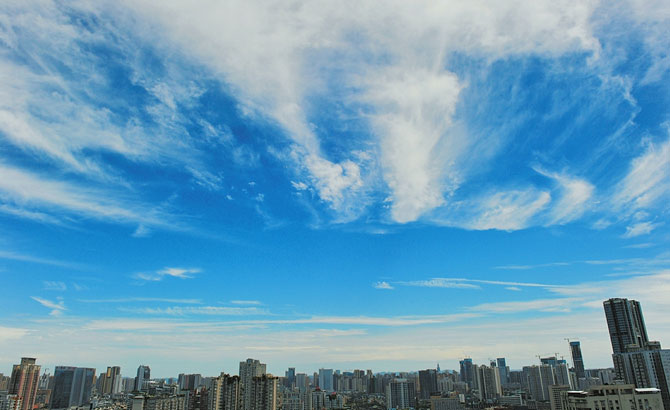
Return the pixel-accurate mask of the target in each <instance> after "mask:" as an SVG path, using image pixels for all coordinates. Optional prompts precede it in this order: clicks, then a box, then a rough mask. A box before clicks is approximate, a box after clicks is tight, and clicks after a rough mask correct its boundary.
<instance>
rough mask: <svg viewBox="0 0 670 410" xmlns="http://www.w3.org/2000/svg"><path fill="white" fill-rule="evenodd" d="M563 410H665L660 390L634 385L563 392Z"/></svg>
mask: <svg viewBox="0 0 670 410" xmlns="http://www.w3.org/2000/svg"><path fill="white" fill-rule="evenodd" d="M560 395H561V407H560V408H561V409H562V410H610V409H619V410H663V409H664V407H663V401H662V399H661V392H660V390H658V389H653V388H647V389H638V388H635V386H633V385H632V384H625V385H622V384H618V385H616V384H614V385H607V386H596V387H593V388H591V389H589V390H588V391H562V392H561V393H560Z"/></svg>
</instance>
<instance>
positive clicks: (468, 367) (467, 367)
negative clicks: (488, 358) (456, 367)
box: [460, 357, 475, 388]
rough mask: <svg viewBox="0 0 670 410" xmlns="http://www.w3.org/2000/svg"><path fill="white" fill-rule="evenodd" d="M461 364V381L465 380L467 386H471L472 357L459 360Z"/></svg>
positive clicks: (472, 372)
mask: <svg viewBox="0 0 670 410" xmlns="http://www.w3.org/2000/svg"><path fill="white" fill-rule="evenodd" d="M460 364H461V373H460V377H461V381H462V382H465V383H467V384H468V387H470V388H472V387H473V382H474V376H475V373H474V369H473V367H472V366H473V364H472V359H471V358H469V357H468V358H465V359H463V360H461V361H460Z"/></svg>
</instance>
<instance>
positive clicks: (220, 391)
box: [208, 373, 242, 410]
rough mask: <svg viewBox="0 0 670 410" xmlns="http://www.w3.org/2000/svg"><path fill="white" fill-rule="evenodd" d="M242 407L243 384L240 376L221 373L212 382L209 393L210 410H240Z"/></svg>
mask: <svg viewBox="0 0 670 410" xmlns="http://www.w3.org/2000/svg"><path fill="white" fill-rule="evenodd" d="M241 407H242V384H241V382H240V377H239V376H230V375H228V374H226V373H221V375H220V376H219V377H217V378H216V379H214V381H213V382H212V388H211V389H210V392H209V406H208V408H209V410H240V409H241Z"/></svg>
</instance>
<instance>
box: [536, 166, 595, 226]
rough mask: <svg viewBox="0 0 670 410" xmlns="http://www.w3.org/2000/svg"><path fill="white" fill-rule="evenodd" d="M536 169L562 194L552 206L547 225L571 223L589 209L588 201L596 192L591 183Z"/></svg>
mask: <svg viewBox="0 0 670 410" xmlns="http://www.w3.org/2000/svg"><path fill="white" fill-rule="evenodd" d="M534 169H535V171H536V172H539V173H540V174H542V175H544V176H546V177H548V178H551V179H553V180H554V181H555V182H556V185H557V187H558V191H559V193H560V195H559V196H558V198H557V199H556V200H555V201H554V202H553V203H552V204H551V209H550V210H549V211H548V220H547V222H546V225H555V224H565V223H568V222H571V221H573V220H575V219H577V218H579V217H581V216H582V214H583V213H584V212H585V211H586V210H587V209H588V207H589V203H588V201H589V199H591V196H592V195H593V191H594V187H593V185H592V184H591V183H589V182H588V181H586V180H584V179H581V178H576V177H573V176H570V175H566V174H559V173H555V172H548V171H546V170H543V169H541V168H539V167H535V168H534Z"/></svg>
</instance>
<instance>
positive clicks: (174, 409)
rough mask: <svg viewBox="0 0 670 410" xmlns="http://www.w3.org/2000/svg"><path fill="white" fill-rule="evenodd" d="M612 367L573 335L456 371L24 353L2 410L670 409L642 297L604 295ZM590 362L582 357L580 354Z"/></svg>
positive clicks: (662, 352) (665, 353)
mask: <svg viewBox="0 0 670 410" xmlns="http://www.w3.org/2000/svg"><path fill="white" fill-rule="evenodd" d="M603 306H604V311H605V318H606V321H607V327H608V329H609V336H610V341H611V345H612V362H613V367H609V368H600V369H588V368H586V367H585V358H584V356H583V355H582V350H581V343H580V341H578V340H570V339H566V342H567V343H568V346H569V349H570V358H569V359H570V361H568V360H566V359H565V358H564V357H563V356H559V355H558V353H557V354H555V355H553V356H548V357H542V356H541V355H538V356H537V358H538V360H539V363H535V364H529V365H527V366H523V368H522V369H520V370H516V369H510V367H509V366H508V365H507V364H506V360H505V358H504V357H499V358H497V359H495V360H491V361H490V363H484V364H476V363H474V362H473V360H472V358H467V357H466V358H463V360H461V361H460V369H459V370H442V369H440V365H439V364H438V365H437V368H435V369H425V370H419V371H415V372H384V373H374V372H373V371H372V370H369V369H368V370H353V371H340V370H333V369H332V368H331V369H327V368H321V369H318V371H315V372H314V373H311V374H308V373H300V372H296V369H295V368H294V367H290V368H289V369H288V370H287V371H286V372H285V373H284V376H283V377H280V376H274V375H272V374H269V373H268V372H267V369H266V364H264V363H261V362H260V361H259V360H256V359H251V358H249V359H246V360H245V361H242V362H240V365H239V372H238V374H237V375H230V374H227V373H225V372H221V374H220V375H219V376H213V377H207V376H203V375H201V374H184V373H182V374H179V376H178V377H170V378H159V379H156V378H152V377H151V368H150V366H149V365H140V366H139V367H138V368H137V373H136V376H135V377H127V376H126V377H124V376H123V375H122V373H121V368H120V367H119V366H109V367H107V370H106V371H104V372H102V373H100V374H97V373H96V369H93V368H86V367H75V366H56V368H55V369H54V373H53V375H52V374H50V373H49V372H47V371H44V372H41V367H40V365H39V364H37V359H35V358H28V357H24V358H21V362H20V363H19V364H16V365H14V367H13V369H12V372H11V376H4V375H2V374H0V410H35V409H71V410H93V409H105V410H116V409H118V410H278V409H281V410H327V409H328V410H331V409H351V410H362V409H370V410H372V409H379V410H381V409H386V410H414V409H428V408H430V410H459V409H470V408H476V409H481V408H500V409H548V410H587V409H593V410H633V409H636V410H664V409H670V349H662V348H661V344H660V342H658V341H653V340H649V337H648V335H647V329H646V325H645V321H644V317H643V314H642V308H641V305H640V303H639V302H638V301H636V300H628V299H621V298H614V299H609V300H606V301H605V302H603ZM586 359H587V360H588V358H586Z"/></svg>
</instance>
